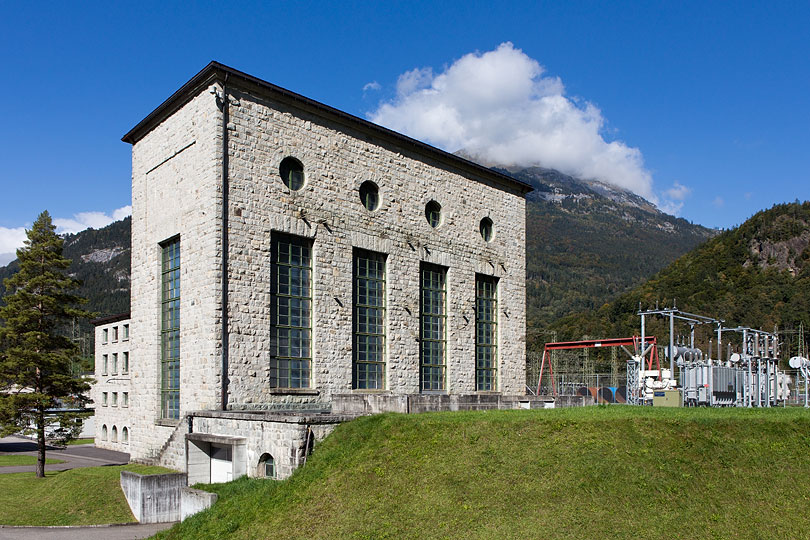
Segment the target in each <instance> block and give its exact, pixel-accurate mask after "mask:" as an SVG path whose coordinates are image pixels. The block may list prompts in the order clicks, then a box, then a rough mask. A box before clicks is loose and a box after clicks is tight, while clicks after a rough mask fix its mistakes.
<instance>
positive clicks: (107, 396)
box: [90, 313, 132, 452]
mask: <svg viewBox="0 0 810 540" xmlns="http://www.w3.org/2000/svg"><path fill="white" fill-rule="evenodd" d="M91 322H92V323H93V325H94V326H95V339H96V349H95V357H96V369H95V380H96V383H95V384H94V385H93V388H92V390H91V395H90V397H91V399H92V400H93V405H94V408H95V414H94V417H95V418H94V425H95V439H96V446H97V447H99V448H107V449H110V450H118V451H120V452H129V431H130V411H129V404H130V396H131V394H132V389H131V387H130V380H131V379H130V319H129V313H122V314H120V315H113V316H112V317H104V318H102V319H95V320H94V321H91Z"/></svg>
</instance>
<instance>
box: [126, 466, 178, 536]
mask: <svg viewBox="0 0 810 540" xmlns="http://www.w3.org/2000/svg"><path fill="white" fill-rule="evenodd" d="M186 485H187V479H186V475H185V474H183V473H170V474H150V475H143V474H137V473H133V472H130V471H121V489H122V490H123V491H124V497H126V499H127V503H128V504H129V508H130V509H131V510H132V514H133V515H134V516H135V519H137V520H138V521H139V522H140V523H166V522H172V521H180V490H181V489H182V488H184V487H186Z"/></svg>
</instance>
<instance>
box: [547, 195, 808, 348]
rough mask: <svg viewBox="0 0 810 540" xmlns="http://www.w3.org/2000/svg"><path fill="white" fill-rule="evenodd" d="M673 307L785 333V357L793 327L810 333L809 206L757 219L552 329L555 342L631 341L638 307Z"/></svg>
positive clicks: (780, 208) (782, 208)
mask: <svg viewBox="0 0 810 540" xmlns="http://www.w3.org/2000/svg"><path fill="white" fill-rule="evenodd" d="M673 302H675V303H676V305H677V307H678V308H679V309H681V310H684V311H687V312H690V313H697V314H701V315H706V316H709V317H714V318H720V319H724V320H725V321H726V323H725V326H727V327H732V326H737V325H741V326H747V327H750V328H761V329H763V330H766V331H769V332H771V331H773V330H774V328H775V327H776V328H778V329H780V330H783V331H786V332H785V334H784V335H783V341H784V342H785V346H786V348H785V349H783V352H784V353H785V354H783V355H782V356H785V357H786V354H788V350H790V349H791V348H792V346H793V344H792V342H791V340H792V338H791V337H790V336H792V335H795V332H796V329H797V328H798V326H799V324H800V323H801V324H802V325H803V326H804V328H810V202H804V203H799V202H798V201H797V202H794V203H789V204H779V205H776V206H774V207H773V208H770V209H769V210H763V211H761V212H758V213H757V214H755V215H754V216H752V217H751V218H750V219H748V220H747V221H746V222H745V223H743V224H742V225H740V226H739V227H737V228H735V229H731V230H728V231H724V232H722V233H721V234H719V235H718V236H717V237H715V238H713V239H711V240H710V241H708V242H706V243H705V244H703V245H702V246H700V247H699V248H697V249H696V250H694V251H692V252H690V253H688V254H686V255H683V256H682V257H680V258H679V259H678V260H676V261H675V262H674V263H672V264H671V265H669V266H667V267H666V268H664V269H663V270H661V271H660V272H658V273H657V274H656V275H654V276H653V277H652V278H650V279H649V280H647V281H646V282H645V283H643V284H641V285H639V286H638V287H636V288H634V289H632V290H631V291H629V292H626V293H624V294H622V295H620V296H619V297H618V298H616V299H615V300H613V301H611V302H609V303H607V304H605V305H604V306H601V307H600V308H599V309H597V310H594V311H585V312H581V313H578V314H575V315H571V316H569V317H566V318H563V319H562V320H560V321H558V322H556V323H555V324H553V325H552V327H553V328H554V329H556V330H557V331H558V332H559V335H560V339H579V338H580V337H581V336H582V335H592V336H600V337H625V336H631V335H634V334H637V333H638V331H639V330H638V328H639V318H638V316H637V315H636V312H637V311H638V309H639V306H640V307H642V308H645V309H646V308H648V307H651V306H655V305H656V304H659V305H660V307H663V306H665V305H666V306H672V304H673ZM651 325H652V326H651V327H650V333H651V334H652V333H654V332H659V334H660V335H662V337H663V336H664V335H665V334H666V332H665V331H664V328H663V326H662V324H661V322H659V323H656V322H655V321H654V320H653V321H652V322H651ZM707 330H708V329H707ZM709 337H710V336H705V339H706V340H708V339H709ZM790 354H792V353H790Z"/></svg>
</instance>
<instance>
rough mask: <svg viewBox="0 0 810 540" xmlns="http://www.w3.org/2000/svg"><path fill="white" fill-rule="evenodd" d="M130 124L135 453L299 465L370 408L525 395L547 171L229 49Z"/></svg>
mask: <svg viewBox="0 0 810 540" xmlns="http://www.w3.org/2000/svg"><path fill="white" fill-rule="evenodd" d="M123 140H124V141H126V142H128V143H130V144H132V303H131V324H132V327H133V333H132V337H131V349H132V351H133V357H134V358H136V360H135V361H134V362H133V363H132V365H131V366H130V373H131V377H132V388H131V393H130V396H129V405H130V406H129V409H128V411H129V413H130V422H129V424H128V425H130V426H131V427H130V434H129V446H130V452H131V455H132V457H133V459H134V460H139V461H151V462H156V463H161V464H163V465H166V466H169V467H172V468H175V469H178V470H187V471H188V473H189V482H190V483H193V482H196V481H210V480H214V481H217V480H224V479H228V478H233V477H236V476H239V475H241V474H246V473H247V474H250V475H259V476H274V477H285V476H287V475H289V474H290V473H291V472H292V470H293V469H294V468H295V467H296V466H297V465H299V464H300V462H301V460H302V459H303V458H304V457H305V456H306V453H307V451H308V449H309V448H311V446H312V444H313V442H314V441H315V440H317V439H319V438H321V437H323V436H324V435H325V434H326V433H328V432H329V431H330V430H331V429H332V428H333V427H334V426H335V425H336V423H338V422H340V421H342V420H344V419H346V418H349V417H352V416H356V415H357V414H366V413H371V412H377V411H402V412H415V411H422V410H438V409H469V408H503V407H515V406H517V405H518V401H519V400H520V399H521V398H520V396H523V395H524V394H525V331H526V302H525V272H526V269H525V240H526V238H525V236H526V228H525V195H526V193H527V192H529V191H531V188H530V187H529V186H528V185H526V184H523V183H521V182H518V181H516V180H514V179H512V178H511V177H509V176H506V175H503V174H500V173H498V172H496V171H493V170H491V169H488V168H486V167H482V166H480V165H477V164H475V163H472V162H470V161H467V160H465V159H461V158H459V157H456V156H454V155H452V154H448V153H446V152H444V151H441V150H438V149H436V148H434V147H431V146H429V145H427V144H424V143H421V142H419V141H416V140H414V139H411V138H409V137H406V136H403V135H401V134H398V133H396V132H393V131H391V130H388V129H386V128H383V127H380V126H378V125H375V124H372V123H370V122H368V121H365V120H362V119H360V118H357V117H355V116H352V115H349V114H347V113H344V112H341V111H339V110H337V109H334V108H331V107H329V106H326V105H324V104H321V103H318V102H316V101H313V100H311V99H308V98H305V97H303V96H300V95H298V94H295V93H293V92H290V91H288V90H285V89H283V88H279V87H277V86H274V85H272V84H270V83H267V82H265V81H262V80H260V79H257V78H255V77H252V76H249V75H247V74H245V73H241V72H239V71H236V70H234V69H231V68H229V67H226V66H223V65H221V64H218V63H215V62H212V63H211V64H209V65H208V66H206V67H205V69H203V70H202V71H201V72H200V73H198V74H197V75H196V76H194V77H193V78H192V79H191V80H190V81H189V82H188V83H186V84H185V85H184V86H183V87H182V88H180V89H179V90H178V91H177V92H175V93H174V94H173V95H172V96H171V97H170V98H169V99H167V100H166V101H165V102H164V103H163V104H161V105H160V106H159V107H158V108H157V109H155V110H154V111H153V112H152V113H151V114H150V115H149V116H147V117H146V118H145V119H144V120H143V121H142V122H140V123H139V124H138V125H137V126H135V127H134V128H133V129H132V130H131V131H130V132H129V133H127V134H126V135H125V136H124V138H123Z"/></svg>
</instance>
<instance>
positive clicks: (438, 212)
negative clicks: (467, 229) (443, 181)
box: [425, 201, 442, 229]
mask: <svg viewBox="0 0 810 540" xmlns="http://www.w3.org/2000/svg"><path fill="white" fill-rule="evenodd" d="M425 219H426V220H427V222H428V223H429V224H430V226H431V227H433V228H434V229H435V228H437V227H438V226H439V225H441V224H442V205H441V204H439V203H438V202H436V201H430V202H429V203H427V204H426V205H425Z"/></svg>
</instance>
